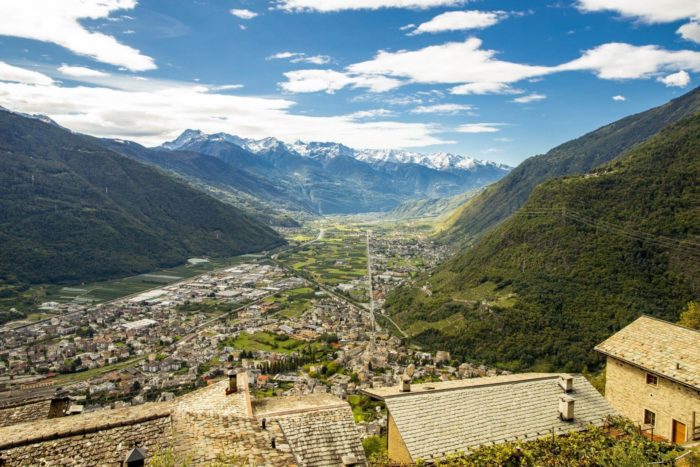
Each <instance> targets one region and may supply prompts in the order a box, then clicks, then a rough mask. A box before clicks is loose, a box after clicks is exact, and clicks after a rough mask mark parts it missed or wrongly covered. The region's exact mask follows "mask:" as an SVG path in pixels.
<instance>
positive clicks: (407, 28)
mask: <svg viewBox="0 0 700 467" xmlns="http://www.w3.org/2000/svg"><path fill="white" fill-rule="evenodd" d="M415 27H416V25H415V24H413V23H410V24H407V25H405V26H401V27H400V28H399V30H400V31H408V30H409V29H413V28H415Z"/></svg>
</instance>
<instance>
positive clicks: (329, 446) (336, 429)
mask: <svg viewBox="0 0 700 467" xmlns="http://www.w3.org/2000/svg"><path fill="white" fill-rule="evenodd" d="M253 409H254V412H255V415H256V417H257V418H258V419H262V418H265V419H266V422H267V424H268V426H269V427H270V428H269V429H270V431H271V432H275V431H277V430H276V428H279V432H281V433H280V434H281V435H282V436H283V439H279V438H278V443H283V442H286V443H287V444H288V445H289V448H290V449H291V452H292V453H293V455H294V457H295V459H296V461H297V463H298V464H299V465H300V466H304V467H326V466H342V465H343V458H344V457H346V456H354V458H355V460H356V461H357V464H356V465H367V461H366V459H365V454H364V449H363V448H362V441H361V440H360V435H359V432H358V430H357V427H356V426H355V420H354V418H353V415H352V410H351V409H350V405H349V404H348V403H347V402H345V401H342V400H341V399H338V398H337V397H335V396H332V395H330V394H314V395H307V396H291V397H278V398H271V399H262V400H259V401H254V404H253ZM275 425H276V426H275Z"/></svg>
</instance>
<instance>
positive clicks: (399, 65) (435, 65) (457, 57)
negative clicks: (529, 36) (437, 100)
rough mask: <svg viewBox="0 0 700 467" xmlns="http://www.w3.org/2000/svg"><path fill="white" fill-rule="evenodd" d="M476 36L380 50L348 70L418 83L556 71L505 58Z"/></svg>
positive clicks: (492, 80)
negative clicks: (502, 59)
mask: <svg viewBox="0 0 700 467" xmlns="http://www.w3.org/2000/svg"><path fill="white" fill-rule="evenodd" d="M481 44H482V42H481V40H480V39H477V38H475V37H472V38H469V39H467V40H465V41H463V42H447V43H444V44H440V45H432V46H428V47H425V48H423V49H418V50H401V51H398V52H387V51H380V52H379V53H378V54H377V55H376V57H375V58H374V59H372V60H368V61H365V62H360V63H356V64H354V65H351V66H349V67H348V70H349V71H351V72H355V73H360V74H376V75H388V76H393V77H401V78H408V79H409V80H410V81H411V82H415V83H446V84H459V83H496V82H497V83H506V84H507V83H512V82H515V81H519V80H522V79H525V78H530V77H534V76H540V75H543V74H547V73H550V72H552V71H553V69H551V68H549V67H544V66H530V65H523V64H519V63H513V62H506V61H501V60H498V59H496V58H495V55H496V52H495V51H493V50H487V49H481Z"/></svg>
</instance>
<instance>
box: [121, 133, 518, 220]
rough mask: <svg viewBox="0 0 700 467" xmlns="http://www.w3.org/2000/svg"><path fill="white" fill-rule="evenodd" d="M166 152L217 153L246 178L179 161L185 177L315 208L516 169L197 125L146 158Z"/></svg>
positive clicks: (437, 188)
mask: <svg viewBox="0 0 700 467" xmlns="http://www.w3.org/2000/svg"><path fill="white" fill-rule="evenodd" d="M115 143H118V142H114V141H112V142H111V143H108V144H110V147H111V148H112V149H114V150H116V151H119V152H121V153H123V154H124V155H127V156H131V157H134V154H133V151H132V150H129V149H128V147H125V148H124V149H121V150H120V148H119V146H118V144H115ZM148 151H152V153H150V154H149V153H148ZM163 151H169V152H171V153H172V154H174V157H175V158H179V157H182V156H181V154H182V153H189V154H192V153H196V154H199V155H203V156H209V157H213V158H216V159H218V160H219V161H223V162H224V163H226V164H228V165H229V166H230V169H229V172H230V171H231V170H233V171H235V172H237V173H238V174H239V176H240V177H243V178H245V179H246V183H242V182H241V181H239V180H236V179H234V178H233V177H232V178H231V179H230V180H228V179H227V180H221V177H220V173H219V171H217V173H214V174H210V173H204V171H203V170H201V167H199V168H198V169H197V171H196V173H195V172H194V171H192V170H187V169H185V168H184V167H179V168H178V169H177V170H176V171H177V172H178V173H179V174H180V175H181V176H183V177H194V178H196V179H198V180H200V181H203V182H206V183H212V182H214V181H216V186H218V187H220V188H224V189H228V190H233V191H237V192H241V193H245V194H247V195H250V196H253V197H255V198H257V199H258V200H262V201H264V202H266V203H271V204H274V205H275V206H278V207H283V208H285V209H288V210H292V211H304V212H307V213H313V214H349V213H361V212H377V211H389V210H391V209H393V208H395V207H396V206H398V205H400V204H401V203H402V202H405V201H407V200H415V199H424V198H439V197H450V196H454V195H458V194H461V193H463V192H465V191H468V190H471V189H474V188H480V187H483V186H485V185H487V184H489V183H491V182H493V181H495V180H498V179H500V178H501V177H502V176H504V175H505V174H507V173H508V171H509V170H510V168H509V167H508V166H505V165H502V164H496V163H492V162H485V161H479V160H476V159H472V158H468V157H465V156H458V155H452V154H445V153H436V154H431V155H424V154H419V153H414V152H408V151H380V150H357V149H352V148H349V147H347V146H344V145H342V144H338V143H319V142H312V143H302V142H300V141H297V142H295V143H290V144H288V143H284V142H282V141H279V140H277V139H275V138H265V139H258V140H255V139H245V138H241V137H238V136H233V135H229V134H225V133H216V134H206V133H203V132H201V131H198V130H186V131H185V132H183V133H182V134H181V135H180V136H179V137H178V138H176V139H175V140H173V141H171V142H168V143H165V144H163V145H162V146H161V147H159V148H151V149H147V148H141V149H140V153H141V154H140V156H139V157H140V160H142V161H144V162H149V163H152V164H154V165H158V166H160V167H163V168H168V167H167V165H169V164H168V163H169V161H165V160H164V159H163ZM208 164H211V165H213V164H214V163H213V162H208ZM170 165H171V166H170V167H169V168H170V169H172V168H173V167H172V164H170ZM240 177H239V178H240ZM215 179H216V180H215Z"/></svg>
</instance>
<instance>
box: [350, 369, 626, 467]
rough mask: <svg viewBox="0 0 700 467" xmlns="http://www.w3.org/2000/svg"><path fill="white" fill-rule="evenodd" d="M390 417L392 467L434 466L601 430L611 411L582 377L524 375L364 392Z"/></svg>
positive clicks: (612, 413)
mask: <svg viewBox="0 0 700 467" xmlns="http://www.w3.org/2000/svg"><path fill="white" fill-rule="evenodd" d="M362 392H363V393H365V394H366V395H368V396H370V397H372V398H374V399H378V400H382V401H384V403H385V404H386V408H387V410H388V412H389V415H388V420H387V450H388V454H389V458H390V460H391V461H392V462H395V463H397V464H415V463H418V462H419V461H424V462H428V463H431V462H436V461H439V460H441V459H443V458H445V457H446V456H447V455H449V454H454V453H460V452H461V453H468V452H470V450H474V449H476V448H478V447H479V446H485V445H493V444H499V443H504V442H509V441H530V440H535V439H538V438H542V437H545V436H555V435H556V436H559V435H565V434H568V433H570V432H572V431H583V430H586V429H588V427H589V426H591V425H594V426H602V425H603V424H604V423H605V419H606V418H607V417H608V416H610V415H614V414H615V411H614V409H613V408H612V407H611V406H610V405H609V404H608V402H607V401H606V400H605V398H603V396H601V395H600V393H598V391H597V390H596V389H595V388H594V387H593V386H591V384H590V383H589V382H588V381H587V380H586V378H584V377H583V376H570V375H565V374H552V373H526V374H518V375H504V376H492V377H483V378H474V379H467V380H455V381H445V382H440V383H422V384H410V383H408V382H404V384H403V385H401V386H394V387H387V388H378V389H364V390H363V391H362Z"/></svg>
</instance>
